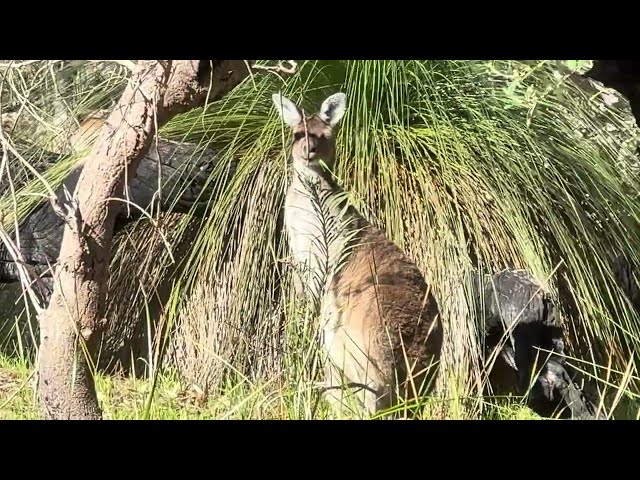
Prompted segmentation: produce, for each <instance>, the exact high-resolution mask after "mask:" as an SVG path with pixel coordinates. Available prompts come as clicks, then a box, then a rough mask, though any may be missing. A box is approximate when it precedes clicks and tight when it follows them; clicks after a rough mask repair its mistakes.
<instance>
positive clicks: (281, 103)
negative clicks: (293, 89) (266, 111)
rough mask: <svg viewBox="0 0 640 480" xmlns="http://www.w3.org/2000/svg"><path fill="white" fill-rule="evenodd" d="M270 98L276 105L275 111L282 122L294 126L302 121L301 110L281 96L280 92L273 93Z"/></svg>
mask: <svg viewBox="0 0 640 480" xmlns="http://www.w3.org/2000/svg"><path fill="white" fill-rule="evenodd" d="M271 98H272V99H273V103H274V105H275V106H276V111H277V112H278V114H279V115H280V116H281V117H282V119H283V120H284V123H286V124H287V125H289V126H290V127H295V126H296V125H298V124H299V123H300V122H301V121H302V112H300V109H299V108H298V106H297V105H296V104H295V103H293V102H292V101H291V100H289V99H288V98H287V97H283V96H282V95H281V94H280V93H274V94H273V95H272V96H271Z"/></svg>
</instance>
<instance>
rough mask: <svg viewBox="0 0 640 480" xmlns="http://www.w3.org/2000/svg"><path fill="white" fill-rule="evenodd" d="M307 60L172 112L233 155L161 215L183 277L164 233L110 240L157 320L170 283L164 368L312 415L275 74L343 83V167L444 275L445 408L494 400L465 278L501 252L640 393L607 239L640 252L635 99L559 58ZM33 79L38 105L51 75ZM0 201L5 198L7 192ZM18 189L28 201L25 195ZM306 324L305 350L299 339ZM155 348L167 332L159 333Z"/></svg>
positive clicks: (180, 125)
mask: <svg viewBox="0 0 640 480" xmlns="http://www.w3.org/2000/svg"><path fill="white" fill-rule="evenodd" d="M299 65H300V67H301V69H300V72H299V73H298V74H296V75H295V76H293V77H287V78H286V79H285V81H284V82H283V81H282V80H280V79H279V78H278V77H276V76H275V75H256V76H254V77H253V78H250V79H247V80H246V81H245V82H243V83H242V84H241V85H240V86H239V87H238V88H237V89H235V90H234V91H233V92H232V93H231V94H230V95H227V96H226V97H225V98H223V99H222V100H221V101H219V102H216V103H215V104H211V105H208V106H206V107H205V108H201V109H197V110H195V111H192V112H188V113H186V114H184V115H180V116H179V117H176V118H175V119H174V120H172V121H171V122H170V123H169V124H168V125H166V126H164V127H163V128H162V129H161V134H162V135H163V136H165V137H168V138H172V139H174V140H179V141H180V140H188V141H191V142H195V143H197V144H200V145H202V146H205V145H210V146H212V147H215V148H217V149H220V150H221V158H222V162H221V165H220V167H219V168H218V169H217V170H216V171H215V172H214V173H213V175H212V181H214V182H216V183H217V188H216V195H215V199H213V200H212V202H211V204H210V206H209V210H208V212H206V215H205V216H204V218H203V219H193V220H192V221H191V223H189V219H188V218H185V219H180V220H176V219H174V220H175V222H174V223H172V224H171V225H170V226H169V227H168V229H170V230H172V231H173V233H174V235H173V236H172V237H171V238H172V240H171V241H172V242H175V243H177V242H178V241H179V240H180V232H177V231H176V230H175V229H176V228H177V227H176V226H175V225H179V227H180V228H182V227H185V226H187V225H190V226H192V227H194V228H197V232H196V235H195V236H194V240H193V243H192V244H191V248H190V249H188V251H187V252H186V253H185V255H184V256H183V257H182V258H181V259H180V261H182V262H184V263H182V264H181V266H182V267H183V269H182V271H181V273H180V276H179V277H177V278H170V279H167V278H161V277H160V276H161V275H162V274H163V272H164V271H165V270H164V269H162V268H156V267H157V266H158V265H164V264H165V262H166V259H167V252H164V251H163V249H162V248H156V247H155V246H158V245H159V243H154V242H156V241H157V242H159V240H157V237H155V238H152V237H151V236H150V235H149V229H147V230H144V227H141V228H139V229H137V230H136V231H135V232H134V233H132V235H131V236H130V237H125V238H126V241H123V242H122V243H121V244H120V249H119V250H118V254H117V260H118V263H117V265H118V268H117V272H116V278H114V279H113V280H112V282H113V283H112V284H113V285H114V288H125V287H124V286H123V287H119V286H118V285H124V284H125V283H126V284H127V287H126V288H129V289H132V288H133V289H134V290H136V291H137V292H138V293H139V294H136V295H131V296H130V297H127V298H130V299H131V302H132V304H133V303H135V305H136V308H133V306H132V307H131V310H130V311H132V312H133V311H135V312H138V313H140V312H141V313H140V314H139V317H140V318H141V320H140V321H142V322H149V323H153V322H155V321H156V320H157V319H156V318H154V319H148V318H147V317H146V308H145V306H146V304H145V302H148V299H149V298H150V297H151V296H152V295H153V290H154V288H155V286H157V285H158V284H161V283H162V284H164V285H165V286H166V285H169V287H170V290H171V292H170V295H168V298H170V300H169V302H168V307H167V312H165V317H164V320H165V321H169V322H170V324H171V328H170V329H169V330H168V331H167V332H168V333H167V334H168V335H170V337H169V338H168V346H169V348H168V350H167V353H168V355H169V356H168V360H167V362H166V363H165V365H166V366H171V367H174V368H177V369H178V371H179V372H180V375H181V376H182V378H183V379H185V378H186V379H189V381H190V382H192V383H195V384H198V385H200V387H199V388H201V389H203V390H207V391H209V392H216V391H220V390H221V389H222V390H223V391H234V392H242V393H241V394H240V393H238V395H239V396H238V397H231V398H234V399H237V400H238V401H240V400H239V399H240V398H243V399H246V402H244V403H242V405H241V406H238V408H237V412H247V411H249V410H251V411H254V410H255V409H256V408H258V410H260V409H261V408H262V407H256V405H257V404H259V400H258V399H261V398H263V397H262V395H267V394H266V393H264V392H271V393H270V395H274V396H275V398H278V399H281V400H273V402H272V403H269V405H271V406H273V405H280V406H279V407H278V408H279V409H280V410H278V411H279V412H280V413H279V414H278V415H280V414H283V415H290V416H293V417H295V418H301V417H302V418H307V417H308V416H309V415H310V413H309V412H310V409H311V404H312V401H311V400H310V398H311V396H310V395H311V394H306V393H305V394H304V395H303V394H302V393H300V392H306V391H307V390H308V386H307V385H306V382H307V381H309V382H311V381H317V380H319V379H320V378H321V366H320V365H319V362H320V360H318V357H317V356H316V355H315V353H314V352H312V351H310V350H309V348H311V347H310V345H316V344H317V342H315V340H317V331H316V330H317V329H316V327H317V325H316V320H317V319H315V318H314V317H313V316H311V315H309V314H307V313H301V310H300V307H299V305H296V302H294V301H293V298H292V295H291V288H290V275H289V274H290V271H289V267H288V263H287V255H288V252H287V249H286V242H285V241H284V239H283V237H282V232H281V223H280V222H281V219H280V218H279V214H280V208H281V206H282V201H283V198H284V188H285V185H286V181H287V178H288V174H289V172H287V170H286V168H285V166H286V149H287V146H288V142H289V132H288V131H287V130H286V129H283V128H282V125H281V124H280V122H279V121H278V118H277V116H276V115H275V112H274V110H273V106H272V103H271V94H272V93H275V92H277V91H282V93H283V94H284V95H286V96H288V97H289V98H291V99H292V100H293V101H295V102H299V103H302V105H303V107H304V108H305V109H307V110H308V111H312V110H315V109H316V108H317V107H318V106H319V105H320V102H321V101H322V100H323V99H324V98H325V97H326V96H328V95H329V94H331V93H334V92H336V91H338V90H341V91H344V92H345V93H346V94H347V101H348V109H347V113H346V116H345V118H344V120H343V126H342V128H341V130H340V132H339V136H338V139H337V142H338V148H339V151H338V163H337V170H336V174H337V176H338V178H339V179H340V180H341V181H342V182H343V184H344V185H345V186H346V187H347V188H348V189H349V192H350V198H351V199H352V201H353V202H354V204H355V205H356V206H357V207H358V208H359V209H360V210H361V212H362V213H363V214H364V215H365V216H366V217H367V218H369V219H370V220H371V221H372V222H373V223H375V224H376V225H378V226H381V227H383V228H385V230H386V232H387V233H388V235H389V237H390V238H392V239H393V240H394V241H396V242H397V243H398V244H399V245H400V246H401V247H402V248H403V249H405V251H407V253H409V255H410V256H411V257H412V258H413V259H414V260H415V261H416V263H417V264H418V266H419V267H420V268H421V270H422V271H423V272H424V274H425V276H426V277H427V279H428V281H429V283H430V284H431V285H432V286H433V288H434V290H435V293H436V296H437V298H438V301H439V302H440V305H441V310H442V315H443V319H444V322H445V331H446V333H447V336H446V338H445V342H446V343H445V349H444V357H443V363H442V372H443V373H442V375H441V376H440V379H439V387H440V388H439V389H440V393H441V394H442V395H443V396H444V397H448V398H450V399H451V400H450V402H449V403H448V404H447V405H448V406H447V408H446V410H447V413H446V415H445V416H447V417H448V418H451V417H456V418H457V417H460V418H466V417H470V418H476V417H477V416H478V411H480V410H483V409H484V407H483V406H482V402H481V401H480V400H478V399H479V394H480V393H481V391H482V390H483V388H484V387H483V372H482V364H481V359H480V358H479V355H478V353H479V351H480V350H481V346H482V341H481V338H480V334H479V332H478V325H477V321H476V320H477V319H476V317H475V312H473V311H470V309H469V299H468V298H467V296H468V291H467V289H466V285H467V280H468V278H469V276H470V275H471V274H473V272H474V271H476V270H480V271H484V272H494V271H496V270H499V269H502V268H504V267H506V266H511V267H516V268H526V269H528V270H530V271H531V272H532V273H533V274H534V275H535V276H536V277H537V278H538V279H540V280H542V281H543V282H545V283H547V284H548V286H549V288H550V289H551V290H552V291H553V292H555V294H556V298H557V300H558V306H559V307H560V309H561V311H562V313H563V321H564V326H565V330H566V332H567V334H568V345H569V347H570V349H571V350H572V354H573V355H575V356H576V357H578V358H580V359H581V360H584V361H585V364H584V370H585V372H590V373H591V374H592V375H595V378H594V379H595V380H598V379H599V380H600V382H599V383H603V384H604V383H607V382H608V383H612V384H614V385H619V384H620V383H621V382H626V385H625V387H624V389H623V390H624V391H629V392H632V393H637V392H638V382H637V380H636V379H637V378H638V372H637V371H636V369H635V363H636V362H635V360H636V357H635V355H636V352H638V351H639V347H640V318H639V317H638V312H635V311H634V310H633V309H632V308H631V307H630V306H629V305H628V302H627V301H626V299H625V298H624V296H623V295H622V294H621V291H620V289H619V288H618V287H617V286H616V285H615V284H614V282H613V279H612V276H611V275H612V273H611V268H610V261H611V258H612V256H615V255H618V254H619V253H625V254H626V255H627V256H628V257H629V258H630V259H631V260H632V261H637V253H636V252H638V251H640V249H639V248H638V247H640V236H639V232H640V229H638V218H639V213H640V211H639V208H640V204H639V203H638V201H637V198H638V195H639V192H638V183H637V168H636V165H634V164H633V162H634V161H635V162H637V159H635V160H633V159H631V160H630V157H629V155H628V154H627V153H625V152H627V150H628V149H629V145H627V142H628V141H629V140H630V139H634V138H636V137H637V132H636V130H635V129H634V126H633V121H632V118H631V116H630V114H629V112H628V110H627V109H619V108H617V107H607V106H605V105H604V104H603V102H601V101H600V100H599V99H598V98H597V97H593V96H590V94H586V93H585V92H583V91H581V90H579V88H578V87H577V86H575V85H573V84H571V83H570V82H569V81H567V80H566V79H565V78H563V77H562V74H559V73H558V72H557V70H555V64H554V62H510V61H497V62H483V61H465V62H463V61H449V62H445V61H344V62H338V61H307V62H300V63H299ZM102 81H103V80H100V81H98V80H96V88H95V89H94V88H93V87H91V88H88V87H87V88H84V91H85V93H86V95H87V96H86V97H82V98H83V100H82V102H80V103H79V105H93V107H92V108H93V109H96V108H98V107H97V105H101V106H104V105H107V104H108V102H107V101H106V99H107V97H108V95H106V93H105V95H103V96H101V95H102V94H101V93H100V92H102V91H104V92H107V91H108V92H111V93H109V95H115V93H114V92H117V88H115V87H113V86H111V85H112V84H109V85H110V86H109V88H106V87H105V88H104V89H102V90H101V88H102V87H99V85H101V83H100V82H102ZM89 83H90V82H89ZM38 85H39V86H38V88H35V89H34V92H39V93H38V95H37V96H36V97H35V98H36V100H37V101H35V103H36V104H37V102H38V101H44V99H45V98H46V95H47V93H46V92H48V91H49V90H47V88H49V87H47V86H46V85H45V84H42V85H40V84H38ZM16 88H17V87H16ZM89 92H92V93H91V94H89ZM78 98H79V97H78ZM83 102H84V103H83ZM74 108H77V109H80V106H76V107H74ZM82 108H85V109H86V107H82ZM89 110H91V108H90V109H89ZM38 112H39V110H38V111H36V113H38ZM34 152H35V150H34ZM23 155H24V156H25V158H32V157H31V156H30V155H28V154H26V153H25V154H23ZM32 155H35V153H33V154H32ZM228 161H233V162H237V165H238V168H237V171H236V174H235V176H234V177H233V178H232V179H231V180H230V181H227V180H226V179H224V177H223V175H224V171H225V170H224V164H225V163H226V162H228ZM56 168H58V167H56ZM59 168H60V172H62V171H64V168H67V167H63V166H61V167H59ZM634 168H635V170H634ZM634 172H636V173H634ZM56 178H59V177H56ZM0 202H2V203H1V205H2V206H6V208H7V209H8V210H11V209H10V208H9V207H10V206H11V205H13V199H12V198H10V196H6V195H5V196H3V197H2V198H0ZM23 202H24V200H21V201H20V205H19V208H18V213H19V216H21V215H23V214H24V213H25V212H26V211H27V207H26V203H23ZM150 244H153V245H155V246H153V247H152V246H150ZM125 248H126V249H128V250H126V251H125ZM137 251H140V252H141V253H140V254H138V253H137ZM128 252H129V253H128ZM131 252H133V253H131ZM151 252H152V253H151ZM134 253H135V254H134ZM143 253H144V254H146V255H142V254H143ZM129 263H135V266H136V267H135V268H136V271H137V272H140V274H139V275H136V276H135V278H136V281H137V282H138V284H136V285H132V284H131V282H129V281H127V280H128V278H129V276H131V270H130V269H128V268H129V267H128V264H129ZM151 267H154V268H153V269H152V268H151ZM145 272H146V273H147V275H146V276H144V275H142V273H145ZM119 278H120V279H124V280H125V281H123V280H118V279H119ZM138 286H139V289H138ZM143 289H145V290H144V292H143V293H140V292H142V291H143ZM123 298H124V296H123ZM121 317H122V316H121V315H115V316H114V318H113V319H112V321H117V320H118V318H121ZM11 321H13V320H11ZM301 338H305V340H304V341H305V342H308V343H305V345H307V347H305V348H297V347H298V346H299V342H301V341H302V340H300V339H301ZM116 340H117V339H116ZM314 342H315V343H314ZM116 343H117V342H116ZM157 345H158V340H157V339H156V340H155V341H154V342H153V346H152V349H157ZM313 348H315V347H313ZM609 363H610V364H611V367H610V368H609V369H608V370H607V368H606V367H607V365H609ZM605 372H609V373H605ZM625 372H629V373H628V374H627V373H625ZM155 373H158V372H155ZM159 375H160V377H159V378H164V377H163V376H162V373H159ZM273 378H281V380H279V381H278V382H279V383H278V385H279V386H278V387H277V388H276V387H274V386H273V384H268V385H270V386H269V387H268V388H267V387H265V390H264V391H263V390H260V392H263V393H256V388H257V387H256V385H264V384H265V382H269V381H271V380H272V379H273ZM230 379H232V380H230ZM282 379H286V380H282ZM164 381H165V380H162V382H164ZM162 382H161V383H162ZM229 382H231V383H229ZM234 382H236V383H237V385H238V386H237V388H238V390H234V389H233V388H234V387H233V383H234ZM303 384H304V385H303ZM283 385H284V386H283ZM273 388H276V390H275V392H278V393H273V392H274V390H272V389H273ZM163 389H164V387H161V388H160V390H163ZM216 396H218V397H219V396H220V394H213V396H212V398H216ZM225 398H229V397H225ZM247 398H248V399H247ZM269 398H271V397H269ZM283 398H286V399H288V400H286V401H285V400H282V399H283ZM469 399H471V400H469ZM473 399H475V400H473ZM467 400H469V401H467ZM256 402H257V403H256ZM283 402H284V403H283ZM287 402H289V403H287ZM151 405H152V407H151V408H154V407H153V403H152V404H151ZM283 405H286V407H285V406H283ZM508 410H509V412H511V413H510V414H509V415H511V414H513V410H512V409H511V407H508ZM283 412H284V413H283ZM149 413H150V416H152V417H153V415H152V414H151V413H153V412H149ZM218 413H219V412H218ZM158 415H160V413H158ZM233 415H239V413H234V414H233ZM429 415H431V414H429ZM434 415H435V414H434ZM483 415H484V413H483ZM500 415H502V414H500Z"/></svg>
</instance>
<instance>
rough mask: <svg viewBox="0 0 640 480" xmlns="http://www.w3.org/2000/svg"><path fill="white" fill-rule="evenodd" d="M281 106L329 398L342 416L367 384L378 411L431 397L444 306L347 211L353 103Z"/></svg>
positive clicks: (377, 233) (293, 218)
mask: <svg viewBox="0 0 640 480" xmlns="http://www.w3.org/2000/svg"><path fill="white" fill-rule="evenodd" d="M273 101H274V103H275V105H276V107H277V110H278V113H279V114H280V115H281V117H282V119H283V120H284V122H285V123H286V124H287V125H289V126H290V127H291V128H292V130H293V135H294V139H293V144H292V146H291V162H292V165H293V176H292V179H291V182H290V183H289V187H288V190H287V194H286V200H285V226H286V230H287V234H288V239H289V245H290V248H291V251H292V257H293V260H292V261H293V265H294V270H295V271H296V272H297V273H296V274H294V275H295V285H296V291H297V293H298V295H300V296H301V295H305V296H306V297H307V298H309V299H310V300H311V301H312V302H314V303H315V305H316V306H317V307H318V308H319V312H320V321H321V326H322V331H323V337H324V346H325V348H326V350H327V352H328V354H329V362H328V363H327V367H326V369H325V373H326V384H327V385H326V387H327V394H328V399H329V400H330V401H331V402H332V403H333V405H334V407H336V408H337V409H338V410H341V409H342V408H343V407H346V406H347V404H345V403H344V402H343V401H342V400H343V398H342V396H341V394H340V393H341V392H342V391H343V389H342V388H341V386H345V385H351V386H355V387H358V386H359V387H361V388H359V392H358V394H357V395H356V398H358V399H359V400H360V401H361V402H362V404H363V406H364V407H365V409H366V411H368V412H370V413H375V412H377V411H379V410H380V409H384V408H387V407H389V406H391V405H392V404H394V403H395V402H396V400H397V395H396V393H397V392H399V393H400V394H401V396H402V397H404V398H411V397H412V396H413V395H412V394H414V393H418V394H425V393H428V392H430V389H431V386H432V384H433V382H432V380H433V374H434V373H435V372H436V363H437V362H438V361H439V359H440V352H441V349H442V327H441V324H440V320H439V315H438V314H439V308H438V305H437V302H436V300H435V298H434V296H433V294H432V293H431V291H430V289H429V287H428V285H427V283H426V281H425V279H424V277H423V275H422V274H421V272H420V271H419V269H418V268H417V266H416V265H415V264H414V262H413V261H412V260H411V259H410V258H409V257H408V256H407V255H406V254H405V253H404V252H403V251H402V250H401V249H400V248H399V247H398V246H397V245H395V244H394V243H393V242H392V241H390V240H389V239H388V238H387V237H386V236H385V234H384V232H383V231H381V230H379V229H377V228H375V227H374V226H372V225H371V224H370V223H369V222H367V221H366V220H365V219H364V218H363V217H362V216H361V215H360V214H359V213H358V212H357V211H356V210H355V209H354V208H353V207H351V206H350V205H349V204H348V203H347V201H346V199H345V194H344V192H343V191H342V189H341V188H340V187H339V186H338V185H337V183H336V182H335V181H334V180H333V178H332V173H331V170H332V169H333V166H334V163H335V131H334V128H335V127H336V126H337V125H338V123H339V122H340V120H341V119H342V116H343V115H344V113H345V108H346V102H345V95H344V94H342V93H337V94H334V95H332V96H330V97H329V98H327V99H326V100H325V101H324V102H323V104H322V106H321V108H320V111H319V112H318V113H316V114H313V115H311V116H306V115H305V114H304V113H303V112H302V111H301V110H300V109H299V108H298V107H297V106H296V105H295V104H294V103H293V102H291V100H289V99H287V98H284V97H282V96H281V95H278V94H276V95H273ZM323 164H324V166H323ZM325 166H326V167H325ZM407 366H409V368H408V367H407ZM356 390H358V388H356Z"/></svg>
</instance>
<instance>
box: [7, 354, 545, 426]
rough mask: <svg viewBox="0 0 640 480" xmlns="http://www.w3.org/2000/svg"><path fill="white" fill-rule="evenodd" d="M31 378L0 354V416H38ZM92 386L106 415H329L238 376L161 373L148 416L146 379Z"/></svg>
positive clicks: (506, 409)
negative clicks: (212, 379)
mask: <svg viewBox="0 0 640 480" xmlns="http://www.w3.org/2000/svg"><path fill="white" fill-rule="evenodd" d="M32 378H33V377H32V376H31V369H30V368H29V367H28V366H27V365H26V364H25V363H23V362H19V361H16V360H12V359H8V358H7V357H2V356H0V420H33V419H39V418H40V412H39V410H38V406H37V404H34V394H33V390H32V383H31V382H30V380H32ZM96 388H97V391H98V399H99V401H100V404H101V406H102V408H103V411H104V418H105V419H106V420H143V419H151V420H199V419H203V420H206V419H218V420H221V419H276V420H298V419H301V420H305V419H333V418H335V417H334V416H333V415H332V413H331V412H330V411H329V410H328V408H327V406H326V404H325V403H324V402H323V401H322V400H320V401H317V400H318V399H317V396H315V395H312V394H311V395H310V394H309V392H310V389H306V390H305V389H301V388H300V386H299V385H294V384H288V385H287V384H281V383H278V382H276V381H273V382H270V383H269V382H267V383H263V384H261V385H256V384H249V383H247V382H244V381H242V380H239V379H235V381H231V380H230V381H228V382H227V383H226V386H224V387H223V389H222V391H221V392H220V393H218V394H210V395H208V396H205V395H203V392H202V391H201V390H200V389H198V388H197V387H195V386H194V385H192V384H190V383H189V382H187V381H185V380H184V379H180V378H179V376H178V375H177V374H164V375H161V376H160V377H159V379H158V382H157V385H156V388H155V393H154V394H153V401H152V402H151V403H150V405H151V406H150V409H149V411H148V415H147V409H146V407H147V405H148V401H149V396H150V394H151V391H152V384H151V381H150V380H145V379H134V378H131V377H121V376H104V375H98V377H97V378H96ZM423 418H426V419H428V418H429V417H423ZM432 418H446V417H442V416H438V417H436V416H434V417H432ZM485 418H487V419H503V420H504V419H516V420H528V419H537V418H539V417H537V416H536V415H535V413H533V412H532V411H531V410H530V409H528V408H527V407H523V406H521V405H520V404H518V402H517V401H512V402H511V403H510V404H507V405H503V406H492V408H491V409H490V411H489V412H488V413H487V414H486V415H485Z"/></svg>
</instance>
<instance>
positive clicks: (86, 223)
mask: <svg viewBox="0 0 640 480" xmlns="http://www.w3.org/2000/svg"><path fill="white" fill-rule="evenodd" d="M246 75H248V71H247V69H246V65H245V64H244V62H243V61H225V60H212V61H203V60H200V61H198V60H193V61H171V60H161V61H147V62H141V64H140V66H139V67H138V69H137V71H136V72H135V73H134V75H133V76H132V79H131V81H130V83H129V85H128V86H127V88H126V89H125V91H124V92H123V94H122V98H121V100H120V102H119V104H118V105H117V106H116V107H115V109H114V110H113V112H112V113H111V115H110V116H109V118H108V120H107V125H105V127H103V129H102V131H101V133H100V136H99V138H98V140H97V141H96V143H95V145H94V148H93V150H92V151H91V154H90V155H89V157H88V158H87V160H86V162H85V165H84V168H83V170H82V173H81V174H80V177H79V179H78V184H77V186H76V192H75V196H74V200H73V202H70V203H71V204H70V203H69V202H67V204H66V205H63V206H60V207H61V208H60V213H61V214H63V215H64V216H65V221H66V225H65V228H64V234H63V239H62V244H61V246H60V255H59V265H58V267H57V269H56V272H55V274H54V282H53V293H52V295H51V300H50V303H49V306H48V308H47V309H46V310H45V311H44V312H43V314H42V316H41V317H40V351H39V359H38V360H39V381H38V390H39V396H40V403H41V408H42V410H43V414H44V417H45V418H47V419H100V418H102V412H101V409H100V407H99V405H98V401H97V397H96V391H95V384H94V380H93V375H92V367H91V366H90V365H91V364H92V363H93V358H92V357H93V354H94V353H95V350H96V346H97V342H96V338H98V337H99V335H97V333H99V332H100V331H101V330H102V329H103V328H104V327H105V323H106V322H105V321H104V314H105V310H106V308H105V307H106V306H105V298H106V293H107V292H106V291H107V281H108V275H109V271H108V266H109V259H110V252H111V244H112V238H113V230H114V224H115V220H116V217H117V215H118V212H119V211H120V209H121V208H122V203H121V202H113V201H109V199H111V198H114V197H119V196H120V195H121V194H122V192H123V188H124V187H125V185H126V183H127V181H128V179H130V178H133V177H135V174H136V171H137V168H138V165H139V164H140V162H141V160H142V158H143V157H144V156H145V154H146V153H147V152H148V150H149V148H150V147H151V144H152V140H153V138H154V136H155V133H156V129H157V128H159V127H160V126H162V125H163V124H164V123H166V122H167V121H169V120H170V119H171V118H172V117H173V116H175V115H177V114H179V113H183V112H186V111H188V110H189V109H192V108H195V107H197V106H199V105H201V104H202V103H204V101H205V99H206V98H207V96H208V98H209V99H210V100H215V99H217V98H220V97H221V96H222V95H224V94H225V93H227V92H228V91H230V90H231V89H233V88H234V87H235V86H236V85H237V84H238V83H239V82H240V81H241V80H242V79H243V78H244V77H245V76H246ZM210 86H211V88H209V87H210Z"/></svg>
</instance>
